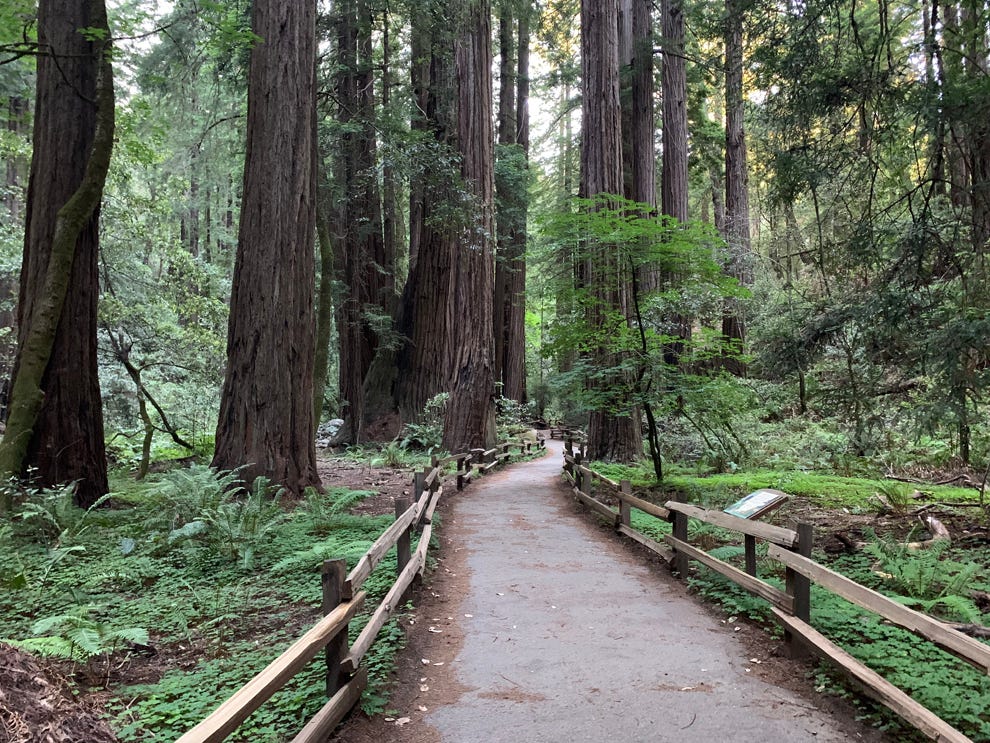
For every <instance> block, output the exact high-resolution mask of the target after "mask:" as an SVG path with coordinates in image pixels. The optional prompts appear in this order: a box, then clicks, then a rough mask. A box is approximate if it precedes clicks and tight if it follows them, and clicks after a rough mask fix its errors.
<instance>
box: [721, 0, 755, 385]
mask: <svg viewBox="0 0 990 743" xmlns="http://www.w3.org/2000/svg"><path fill="white" fill-rule="evenodd" d="M725 12H726V24H727V26H726V35H725V240H726V242H727V243H728V247H729V255H728V261H729V265H728V273H729V275H731V276H733V277H735V278H737V279H739V281H740V283H742V284H744V285H745V284H751V283H752V281H753V277H752V270H751V268H750V261H751V260H752V256H751V252H752V250H751V246H750V234H749V174H748V171H747V167H746V134H745V130H744V128H743V110H744V107H743V9H742V7H741V5H740V4H739V3H738V2H736V0H727V1H726V3H725ZM722 336H723V338H724V339H725V340H726V341H728V342H729V343H731V344H733V345H734V346H735V347H736V350H737V351H738V352H741V351H742V350H743V349H742V346H743V343H744V342H745V340H746V319H745V316H744V315H743V307H742V306H741V305H740V304H739V303H738V302H730V303H729V305H728V307H727V308H726V310H725V314H724V316H723V318H722ZM722 366H723V367H724V368H725V369H726V370H727V371H729V372H731V373H732V374H735V375H738V376H742V375H744V374H745V373H746V365H745V364H744V363H742V362H741V361H740V360H739V359H737V358H733V357H727V358H724V359H723V360H722Z"/></svg>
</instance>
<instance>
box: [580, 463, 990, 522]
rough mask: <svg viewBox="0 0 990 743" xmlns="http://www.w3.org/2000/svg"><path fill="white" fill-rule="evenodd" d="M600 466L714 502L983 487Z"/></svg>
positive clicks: (825, 502) (677, 496) (670, 493)
mask: <svg viewBox="0 0 990 743" xmlns="http://www.w3.org/2000/svg"><path fill="white" fill-rule="evenodd" d="M589 466H590V467H591V468H592V469H593V470H595V472H598V473H599V474H602V475H605V476H606V477H608V478H610V479H612V480H616V481H618V480H623V479H625V480H629V481H630V482H631V483H632V485H633V487H634V488H641V489H652V490H654V491H656V492H658V494H659V495H658V497H657V500H658V501H660V502H662V501H664V500H683V501H686V502H689V503H705V504H714V505H719V507H722V506H724V505H728V504H729V503H732V502H733V501H735V500H738V499H739V498H741V497H742V496H744V495H746V494H747V493H751V492H753V491H754V490H759V489H761V488H774V489H776V490H782V491H784V492H785V493H787V494H789V495H794V496H799V497H803V498H808V499H809V500H811V501H813V502H814V503H816V504H817V505H819V506H822V507H824V508H846V509H849V510H852V511H866V510H870V509H874V508H875V507H876V501H875V494H876V493H877V492H881V493H884V494H885V495H890V496H892V497H893V498H894V499H897V498H901V499H907V498H909V497H910V494H911V493H913V492H914V491H915V490H919V489H920V490H922V491H923V492H924V493H925V494H926V496H927V499H928V500H932V501H942V502H950V503H977V502H978V500H979V493H978V492H977V491H976V490H974V489H972V488H958V487H952V486H948V485H923V486H919V485H913V484H910V483H903V482H896V481H892V480H887V479H879V478H878V479H870V478H864V477H842V476H839V475H835V474H829V473H824V472H810V471H805V470H788V471H775V470H755V471H738V472H731V473H722V474H705V473H696V472H693V471H690V470H685V469H674V470H673V471H672V472H668V473H667V474H666V475H665V476H664V481H663V484H662V485H661V486H660V487H659V488H657V487H656V478H655V476H654V474H653V470H652V469H651V468H650V467H649V466H647V465H646V464H645V463H638V464H634V465H627V464H617V463H613V462H594V463H591V464H590V465H589Z"/></svg>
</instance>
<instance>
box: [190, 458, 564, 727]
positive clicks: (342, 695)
mask: <svg viewBox="0 0 990 743" xmlns="http://www.w3.org/2000/svg"><path fill="white" fill-rule="evenodd" d="M544 446H545V444H544V442H543V441H542V440H538V441H537V442H535V443H534V442H532V441H527V440H523V439H520V440H519V441H509V442H505V443H502V444H499V445H497V446H495V447H494V448H492V449H489V450H487V451H485V450H481V449H479V450H477V451H476V452H470V453H469V452H464V453H461V454H452V455H450V456H448V457H443V458H438V457H433V458H432V460H431V466H430V467H428V468H426V469H425V470H424V471H422V472H417V473H416V474H415V476H414V478H413V494H414V498H413V499H410V498H405V497H403V498H396V500H395V521H394V522H392V524H390V525H389V527H388V528H387V529H386V530H385V531H383V532H382V533H381V535H379V537H378V539H376V540H375V541H374V543H373V544H372V545H371V547H369V548H368V550H367V551H366V552H365V553H364V554H363V555H362V556H361V557H360V559H358V561H357V563H355V565H354V567H353V568H352V569H351V571H350V572H349V573H346V575H345V570H346V568H345V562H344V561H343V560H326V561H325V562H324V563H323V569H322V576H321V581H322V584H323V613H324V614H325V616H324V618H323V619H321V620H320V621H319V622H317V623H316V624H315V625H314V626H313V627H312V628H311V629H310V630H309V631H307V632H306V633H305V634H304V635H303V636H302V637H300V638H299V639H298V640H297V641H296V642H295V643H293V644H292V646H291V647H289V649H288V650H286V651H285V652H284V653H282V654H281V655H280V656H278V657H277V658H276V659H275V660H273V661H272V662H271V663H270V664H269V665H268V667H267V668H265V669H264V670H263V671H261V673H259V674H258V675H256V676H255V677H254V678H253V679H251V680H250V681H248V682H247V683H246V684H245V685H244V686H242V687H241V688H240V689H238V690H237V691H236V692H234V694H232V695H231V696H230V697H229V698H228V699H227V700H226V701H224V702H223V703H222V704H221V705H220V706H219V707H217V709H216V710H214V712H212V713H211V714H210V715H209V716H208V717H206V718H205V719H204V720H203V721H202V722H200V723H199V724H198V725H196V726H195V727H194V728H192V729H191V730H189V731H188V732H187V733H185V735H183V736H182V737H181V738H179V739H178V741H177V743H215V742H216V741H222V740H223V739H224V738H226V737H227V736H228V735H230V734H231V733H232V732H234V731H235V730H236V729H237V727H238V726H239V725H240V724H241V723H242V722H244V720H246V719H247V718H248V717H249V716H250V715H251V713H252V712H254V711H255V710H257V709H258V708H259V707H261V705H262V704H264V703H265V702H266V701H267V700H268V699H269V698H270V697H271V696H272V695H273V694H274V693H275V692H277V691H278V690H279V689H281V688H282V687H283V686H285V684H286V683H288V681H289V680H290V679H291V678H292V677H293V676H295V675H296V674H297V673H298V672H299V671H300V670H301V669H302V668H303V667H305V665H306V664H307V663H309V662H310V661H311V660H313V659H314V658H315V657H316V656H317V655H318V654H319V653H320V652H321V651H324V652H325V656H326V663H327V696H328V697H329V701H328V702H327V703H326V704H325V705H324V706H323V708H322V709H321V710H320V711H319V712H318V713H317V714H316V715H315V716H314V717H313V718H312V719H311V720H310V721H309V722H308V723H307V724H306V726H305V727H304V728H303V729H302V730H301V731H300V732H299V734H298V735H296V736H295V738H293V739H292V740H293V743H316V742H317V741H324V740H326V739H327V737H328V736H329V735H330V734H331V733H332V732H333V729H334V728H335V727H336V726H337V725H338V724H339V723H340V721H341V720H343V719H344V717H346V716H347V714H348V713H349V712H350V711H351V710H352V709H353V708H354V706H355V705H356V704H357V703H358V701H359V700H360V698H361V692H362V691H363V690H364V689H365V687H366V686H367V684H368V671H367V669H366V668H365V667H363V666H362V665H361V660H362V659H363V658H364V656H365V655H366V654H367V653H368V651H369V650H370V649H371V648H372V646H373V645H374V642H375V640H376V638H377V637H378V634H379V633H380V632H381V630H382V627H384V626H385V623H386V622H388V620H389V619H390V618H391V617H392V615H393V614H394V613H395V610H396V609H397V608H398V607H400V606H401V605H402V603H403V599H404V597H405V594H406V593H407V592H408V590H409V588H410V586H411V585H412V584H413V582H414V581H415V580H416V579H417V578H420V577H422V575H423V573H424V571H425V570H426V562H427V560H426V558H427V551H428V550H429V546H430V539H431V537H432V535H433V514H434V512H435V511H436V508H437V504H438V503H439V502H440V498H441V496H442V495H443V492H444V487H443V484H444V482H445V481H446V480H450V479H454V480H455V482H456V486H457V489H458V490H461V489H462V488H463V487H464V486H465V485H466V484H468V483H469V482H470V481H471V479H472V477H474V476H476V475H477V474H478V473H481V472H487V471H489V470H490V469H492V468H494V467H496V466H498V465H499V464H501V463H503V462H506V461H508V459H509V458H510V457H511V456H512V450H513V449H515V448H516V447H518V453H519V454H526V453H530V452H532V451H533V449H534V447H536V448H537V449H542V448H544ZM451 464H455V465H456V468H457V469H456V471H454V472H448V471H447V470H448V468H449V466H450V465H451ZM414 530H415V531H418V532H419V543H418V545H417V547H416V550H415V551H413V550H412V548H411V543H412V539H411V538H412V534H413V531H414ZM393 547H394V548H395V549H396V563H397V564H396V567H397V577H396V579H395V582H394V583H393V584H392V586H391V587H390V588H389V590H388V592H387V593H386V594H385V598H384V599H383V600H382V602H381V603H380V604H379V605H378V606H377V607H376V608H375V610H374V611H373V612H372V613H371V616H370V617H369V619H368V621H367V623H366V624H365V625H364V627H363V629H362V630H361V632H360V634H359V635H358V637H357V639H355V641H354V644H353V645H352V646H351V647H349V648H348V646H347V636H348V631H347V630H348V625H349V624H350V622H351V620H352V619H353V618H354V616H355V615H356V614H357V613H358V611H360V609H361V608H362V607H363V605H364V603H365V599H366V593H365V592H364V591H361V590H360V589H361V587H362V586H363V585H364V583H365V582H366V581H367V580H368V578H369V577H370V576H371V574H372V573H373V572H374V570H375V568H376V567H378V565H380V564H381V562H382V561H383V560H384V559H385V557H386V556H387V555H388V553H389V552H390V551H391V550H392V548H393Z"/></svg>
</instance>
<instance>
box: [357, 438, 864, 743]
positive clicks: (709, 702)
mask: <svg viewBox="0 0 990 743" xmlns="http://www.w3.org/2000/svg"><path fill="white" fill-rule="evenodd" d="M548 444H549V445H550V448H551V449H552V451H551V452H550V453H548V455H547V456H546V457H544V458H543V459H540V460H537V461H533V462H529V463H525V464H519V465H514V466H512V467H510V468H508V469H506V470H503V471H500V472H497V473H495V474H492V475H489V476H486V477H484V478H482V479H481V480H480V481H478V482H476V483H472V484H471V485H470V487H469V488H467V489H466V490H465V491H463V492H462V493H457V494H456V495H454V496H451V501H452V502H451V503H448V508H447V511H446V514H445V516H444V519H445V524H444V531H447V529H448V526H449V527H450V531H451V532H454V533H455V534H456V539H457V541H456V544H457V545H458V546H457V549H458V551H459V555H458V559H457V563H458V565H459V570H460V572H461V573H462V574H461V575H460V577H458V578H457V581H458V582H459V590H458V593H459V594H461V595H458V596H456V597H454V596H452V597H450V598H448V599H446V600H447V601H448V603H449V606H450V608H449V609H448V610H447V611H449V613H450V615H451V616H450V617H448V618H450V619H453V620H454V624H456V625H457V626H456V628H452V629H455V630H456V633H457V634H459V635H461V634H462V636H463V641H462V642H460V643H458V645H457V646H451V647H450V648H449V649H450V654H451V656H452V657H449V659H448V661H447V662H445V663H444V667H442V668H436V667H431V668H429V669H428V670H429V673H430V675H431V680H430V681H429V682H428V683H431V684H434V685H435V684H436V681H438V679H437V678H436V676H437V674H439V673H442V674H445V675H447V676H449V677H451V678H450V683H451V684H452V685H453V686H454V687H456V692H455V693H452V694H448V695H446V698H443V699H436V698H434V699H432V700H431V701H430V703H429V706H428V707H426V705H424V707H423V710H424V713H423V715H422V716H421V717H420V716H418V715H417V718H419V719H416V720H414V723H415V724H410V725H409V726H408V727H409V730H403V731H402V733H401V734H400V733H399V731H398V730H397V729H395V728H392V733H390V732H389V728H388V727H383V728H382V729H381V731H382V732H381V734H380V735H381V737H380V738H379V739H381V740H421V739H422V740H437V739H439V740H440V741H443V742H444V743H502V742H504V743H510V742H511V743H530V742H532V743H537V742H539V743H547V742H557V741H559V742H560V743H579V742H580V741H592V742H594V743H599V742H601V741H621V742H629V743H633V742H637V741H643V742H646V741H650V742H651V743H653V742H664V741H671V742H674V741H676V742H678V743H681V742H691V741H704V742H705V743H718V742H720V741H737V742H740V743H746V742H750V741H752V742H756V741H774V743H798V742H800V743H805V742H806V741H819V742H826V743H833V742H834V743H838V742H839V741H849V740H871V741H878V740H883V738H881V737H880V736H879V734H878V733H877V732H876V731H873V730H869V729H867V728H864V727H862V726H860V725H859V724H858V723H855V722H854V721H852V719H851V718H850V716H849V715H848V714H838V715H834V714H832V713H830V712H829V711H826V710H825V709H823V708H822V707H821V706H820V705H819V703H818V701H819V700H818V698H817V697H816V696H815V695H813V694H810V695H809V694H800V693H798V692H796V691H793V690H791V689H789V688H784V687H781V686H778V685H776V684H774V683H769V682H768V681H766V680H764V679H762V678H760V676H761V675H763V676H766V675H767V674H765V673H761V671H764V670H765V669H764V668H762V667H761V666H760V665H759V664H758V663H754V662H753V660H754V659H755V660H759V658H755V657H754V656H759V655H762V656H763V657H764V658H766V657H768V656H769V655H770V653H771V651H772V649H771V646H778V647H779V642H778V641H776V640H772V639H771V638H769V637H766V647H764V648H759V649H757V650H754V648H753V645H752V643H751V642H750V643H746V642H743V641H742V640H741V638H740V637H739V636H738V635H737V634H736V632H735V627H736V625H734V624H732V623H729V622H727V621H725V620H724V618H719V617H717V616H715V614H714V613H713V612H710V611H708V610H706V609H705V608H704V607H702V606H700V605H699V602H698V601H697V600H696V599H695V598H693V597H691V596H689V595H688V594H687V592H686V590H685V588H684V586H683V584H682V583H679V582H678V581H675V580H674V579H673V577H672V576H670V575H669V573H667V572H666V571H665V570H664V569H657V568H656V567H655V566H652V567H651V566H650V565H649V564H648V563H647V560H645V559H644V555H643V553H642V551H640V550H639V549H638V548H637V547H635V546H632V543H631V542H629V541H628V540H624V539H620V538H619V537H616V536H615V535H613V534H611V533H609V531H608V530H607V529H604V528H602V527H601V526H600V525H598V524H596V523H595V519H594V518H593V517H592V516H590V515H589V514H588V513H587V512H586V511H584V510H583V509H582V508H581V507H580V506H578V505H577V504H576V502H575V501H574V499H573V498H572V497H571V496H570V495H569V493H568V492H567V490H566V488H564V487H563V486H562V485H560V484H559V483H560V465H561V452H560V447H561V444H560V442H555V441H554V442H548ZM446 497H447V496H445V498H446ZM448 522H449V523H448ZM450 547H451V545H450V543H445V544H444V546H443V550H448V549H450ZM447 572H450V571H449V570H448V571H447ZM433 595H434V596H436V595H437V594H436V593H434V594H433ZM427 611H433V612H434V613H435V612H437V611H439V609H437V608H434V609H431V610H427ZM427 619H428V618H427ZM424 630H426V628H425V627H422V626H421V625H420V628H419V631H424ZM413 631H414V632H415V631H416V629H413ZM754 634H756V635H757V636H762V633H761V632H757V633H754ZM437 637H440V636H437ZM774 663H775V664H777V667H778V668H779V667H781V665H783V667H784V668H785V669H787V668H788V667H789V666H788V665H786V664H788V663H790V661H782V660H780V659H775V661H774ZM424 670H425V669H424ZM785 672H786V670H785ZM804 672H805V668H804V667H802V666H800V665H798V664H795V665H794V674H802V673H804ZM778 675H779V674H778ZM424 678H425V677H424ZM424 688H425V687H424ZM426 696H429V694H426V695H424V699H423V700H421V701H425V697H426ZM415 703H416V702H413V703H411V704H410V706H413V704H415ZM426 710H428V711H426ZM416 728H419V729H420V733H418V734H417V735H420V734H422V733H425V732H427V730H428V732H429V734H428V735H427V736H426V737H424V738H419V737H416V736H410V735H409V734H410V733H413V730H414V729H416ZM424 728H425V729H424ZM346 738H347V736H346V734H345V735H344V736H342V739H346ZM361 739H362V740H363V739H364V738H363V737H362V738H361Z"/></svg>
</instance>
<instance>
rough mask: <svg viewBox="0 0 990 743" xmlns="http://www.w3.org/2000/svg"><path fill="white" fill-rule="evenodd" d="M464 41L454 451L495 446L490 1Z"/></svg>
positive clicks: (470, 2) (476, 4) (471, 17)
mask: <svg viewBox="0 0 990 743" xmlns="http://www.w3.org/2000/svg"><path fill="white" fill-rule="evenodd" d="M460 12H461V13H462V14H463V15H462V18H463V21H462V22H463V24H464V26H463V27H462V29H461V30H460V33H459V35H458V39H457V43H456V47H455V58H456V68H457V114H458V115H457V145H458V151H459V153H460V156H461V178H462V180H463V182H464V185H465V187H466V188H467V189H468V191H469V192H470V194H471V196H472V198H473V204H472V207H471V210H470V217H469V220H468V224H467V225H466V229H465V230H464V232H463V233H462V234H461V236H460V245H459V246H458V250H457V252H456V254H455V257H454V265H453V277H452V282H453V304H452V305H451V306H450V311H451V314H452V317H451V325H450V327H451V332H452V335H453V337H454V338H456V340H457V342H456V344H455V351H454V354H453V358H452V361H453V364H452V366H451V372H452V374H451V382H452V386H451V390H450V401H449V403H448V405H447V414H446V416H445V419H444V432H443V445H444V448H446V449H447V450H448V451H451V452H456V451H466V450H467V449H471V448H475V447H485V448H488V447H489V446H491V445H492V444H493V443H494V442H495V406H494V394H495V378H494V358H493V357H494V355H495V349H494V344H493V338H492V335H493V333H492V328H493V322H492V299H493V295H494V273H495V264H494V246H493V243H492V237H491V236H492V232H493V230H494V226H495V225H494V210H495V183H494V169H495V153H494V151H493V149H492V145H493V142H494V139H495V138H494V132H493V131H492V78H491V58H492V42H491V3H490V0H467V2H465V3H464V5H463V6H462V7H461V9H460Z"/></svg>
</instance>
